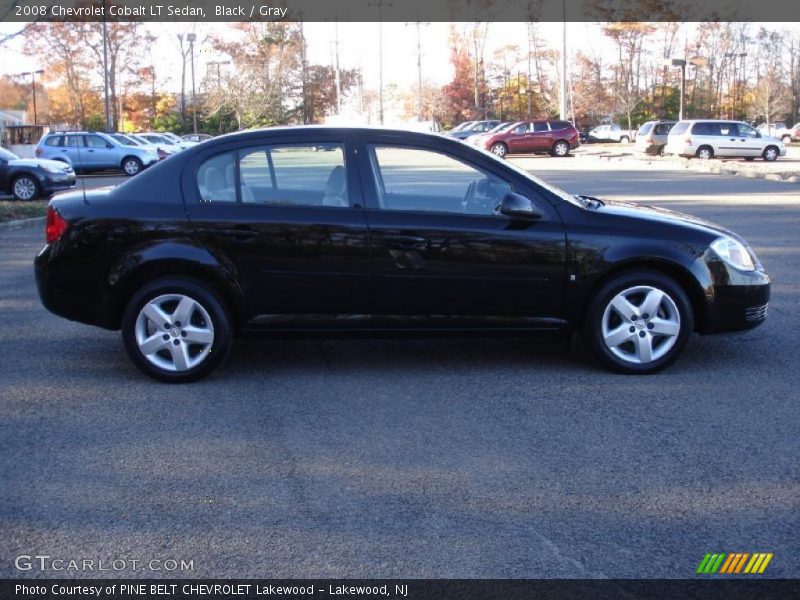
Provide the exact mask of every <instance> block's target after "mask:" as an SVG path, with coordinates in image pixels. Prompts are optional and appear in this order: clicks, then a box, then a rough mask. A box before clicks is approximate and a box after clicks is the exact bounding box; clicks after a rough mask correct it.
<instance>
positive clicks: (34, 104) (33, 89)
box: [14, 69, 44, 125]
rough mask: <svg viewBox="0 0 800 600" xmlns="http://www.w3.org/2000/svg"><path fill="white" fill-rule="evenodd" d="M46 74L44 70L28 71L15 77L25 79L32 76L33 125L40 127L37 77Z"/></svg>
mask: <svg viewBox="0 0 800 600" xmlns="http://www.w3.org/2000/svg"><path fill="white" fill-rule="evenodd" d="M42 73H44V70H43V69H39V70H38V71H26V72H24V73H19V74H17V75H14V77H24V76H26V75H30V76H31V91H32V93H33V124H34V125H38V123H37V115H36V76H37V75H41V74H42Z"/></svg>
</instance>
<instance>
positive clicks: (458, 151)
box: [35, 127, 770, 382]
mask: <svg viewBox="0 0 800 600" xmlns="http://www.w3.org/2000/svg"><path fill="white" fill-rule="evenodd" d="M319 148H325V149H326V150H328V151H327V152H318V151H317V150H318V149H319ZM46 238H47V245H46V246H45V247H44V248H43V249H42V250H41V252H40V253H39V255H38V256H37V257H36V261H35V263H36V280H37V284H38V288H39V293H40V296H41V299H42V302H43V303H44V305H45V306H46V307H47V308H48V309H50V310H51V311H52V312H54V313H56V314H58V315H61V316H63V317H66V318H68V319H73V320H77V321H81V322H84V323H89V324H93V325H98V326H101V327H105V328H108V329H121V330H122V338H123V341H124V343H125V347H126V349H127V351H128V353H129V355H130V357H131V359H132V360H133V362H134V363H135V364H136V365H137V366H138V367H139V368H141V369H142V370H143V371H144V372H145V373H147V374H149V375H151V376H153V377H155V378H158V379H161V380H163V381H169V382H183V381H191V380H196V379H198V378H200V377H202V376H204V375H206V374H208V373H209V372H210V371H211V370H212V369H214V368H215V367H217V366H218V365H219V364H220V363H221V362H222V361H223V360H224V359H225V357H226V356H227V355H228V353H229V351H230V349H231V344H232V341H233V338H234V336H235V335H237V334H241V335H244V334H248V335H252V334H262V335H272V336H286V335H290V336H296V335H319V336H330V335H336V336H340V335H343V334H350V335H394V334H400V333H403V334H408V333H411V334H414V335H422V334H424V335H431V334H444V333H449V334H459V335H492V336H497V335H506V336H519V335H522V334H527V333H541V332H555V333H570V332H581V333H582V334H583V336H584V338H585V339H586V341H587V343H588V344H589V346H590V347H591V348H593V349H594V351H595V353H596V354H597V356H598V357H599V358H600V360H601V361H602V362H603V363H604V364H605V365H607V366H608V367H610V368H612V369H615V370H617V371H619V372H622V373H637V374H643V373H652V372H655V371H658V370H659V369H662V368H664V367H666V366H668V365H669V364H671V363H673V362H674V361H675V360H676V359H677V358H678V356H679V354H680V353H681V351H682V350H683V349H684V347H685V345H686V343H687V341H688V339H689V337H690V334H691V333H692V332H699V333H703V334H706V333H717V332H728V331H737V330H745V329H750V328H753V327H756V326H757V325H759V324H761V323H762V322H763V321H764V319H765V318H766V313H767V302H768V300H769V294H770V281H769V277H768V276H767V275H766V273H765V272H764V269H763V268H762V266H761V264H760V263H759V261H758V259H757V258H756V256H755V254H754V253H753V251H752V250H751V249H750V247H749V246H748V245H747V243H746V242H745V241H744V240H742V239H741V238H740V237H738V236H737V235H736V234H734V233H731V232H730V231H726V230H725V229H723V228H721V227H719V226H717V225H713V224H711V223H707V222H703V221H700V220H698V219H695V218H692V217H690V216H687V215H682V214H679V213H674V212H670V211H667V210H661V209H655V208H647V207H644V206H638V205H634V204H623V203H611V202H604V201H603V200H600V199H597V198H593V197H584V196H580V197H576V196H571V195H569V194H567V193H566V192H563V191H562V190H560V189H557V188H555V187H553V186H550V185H548V184H547V183H545V182H543V181H540V180H538V179H537V178H535V177H533V176H531V175H529V174H528V173H526V172H524V171H522V170H520V169H517V168H516V167H514V166H513V165H511V164H509V163H508V162H507V161H502V160H499V159H496V158H494V157H493V156H492V155H490V154H489V153H486V152H482V151H479V150H476V149H474V148H471V147H469V146H467V145H465V144H462V143H461V142H458V141H457V140H451V139H447V138H445V137H443V136H437V135H430V134H422V133H411V132H407V131H389V130H379V129H375V130H373V129H335V128H314V127H295V128H285V129H281V128H275V129H269V130H263V131H251V132H245V133H238V134H231V135H227V136H222V137H219V138H216V139H214V140H213V141H210V142H206V143H205V144H203V145H201V146H197V147H195V148H191V149H188V150H186V151H184V152H181V153H180V154H178V155H176V156H174V157H173V158H171V159H170V160H168V161H164V162H162V163H159V164H157V165H155V166H154V167H152V168H151V169H148V170H147V171H146V172H144V173H143V174H142V175H140V176H138V177H136V178H134V179H131V180H130V181H128V182H126V183H124V184H123V185H121V186H119V187H118V188H116V189H113V190H96V191H91V192H86V193H85V194H83V195H81V194H79V193H71V194H66V195H63V196H61V197H60V198H57V199H55V200H53V201H52V202H51V205H50V208H49V210H48V216H47V226H46Z"/></svg>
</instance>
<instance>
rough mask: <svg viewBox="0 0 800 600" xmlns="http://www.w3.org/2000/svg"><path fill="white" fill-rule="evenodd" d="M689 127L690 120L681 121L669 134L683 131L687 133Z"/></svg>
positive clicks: (677, 133)
mask: <svg viewBox="0 0 800 600" xmlns="http://www.w3.org/2000/svg"><path fill="white" fill-rule="evenodd" d="M687 129H689V122H688V121H680V122H678V123H676V124H675V127H673V128H672V129H671V130H670V132H669V134H670V135H680V134H681V133H686V130H687Z"/></svg>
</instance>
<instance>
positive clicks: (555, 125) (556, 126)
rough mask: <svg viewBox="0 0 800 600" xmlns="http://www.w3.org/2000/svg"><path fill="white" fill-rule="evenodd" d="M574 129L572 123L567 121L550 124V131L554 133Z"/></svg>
mask: <svg viewBox="0 0 800 600" xmlns="http://www.w3.org/2000/svg"><path fill="white" fill-rule="evenodd" d="M570 127H572V123H569V122H567V121H551V122H550V129H552V130H553V131H560V130H562V129H569V128H570Z"/></svg>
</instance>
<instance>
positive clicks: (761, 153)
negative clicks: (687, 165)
mask: <svg viewBox="0 0 800 600" xmlns="http://www.w3.org/2000/svg"><path fill="white" fill-rule="evenodd" d="M664 152H665V153H667V154H677V155H678V156H687V157H694V156H696V157H697V158H713V157H715V156H719V157H741V158H744V159H745V160H755V159H756V158H758V157H761V158H763V159H764V160H766V161H768V162H771V161H773V160H776V159H777V158H778V157H779V156H786V144H784V142H783V140H780V139H778V138H774V137H769V136H765V135H762V134H761V132H759V131H757V130H756V129H755V128H753V127H751V126H750V125H748V124H747V123H744V122H742V121H725V120H712V119H694V120H687V121H679V122H678V123H677V124H676V125H675V126H674V127H673V128H672V129H671V130H670V132H669V137H668V141H667V146H666V148H664Z"/></svg>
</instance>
